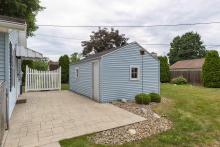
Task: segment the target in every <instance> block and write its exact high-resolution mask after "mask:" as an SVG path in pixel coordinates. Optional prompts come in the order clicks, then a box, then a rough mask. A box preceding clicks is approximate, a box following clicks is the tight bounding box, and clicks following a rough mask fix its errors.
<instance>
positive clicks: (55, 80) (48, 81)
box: [25, 66, 61, 92]
mask: <svg viewBox="0 0 220 147" xmlns="http://www.w3.org/2000/svg"><path fill="white" fill-rule="evenodd" d="M60 89H61V68H58V69H57V70H53V71H38V70H36V69H31V68H29V67H28V66H26V77H25V91H26V92H27V91H42V90H60Z"/></svg>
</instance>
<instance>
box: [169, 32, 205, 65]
mask: <svg viewBox="0 0 220 147" xmlns="http://www.w3.org/2000/svg"><path fill="white" fill-rule="evenodd" d="M170 46H171V47H170V52H169V53H168V56H169V61H170V64H173V63H175V62H177V61H179V60H187V59H196V58H202V57H204V56H205V54H206V49H205V46H204V45H203V42H202V41H201V37H200V35H199V34H198V33H194V32H187V33H185V34H184V35H182V36H176V37H175V38H174V39H173V41H172V42H171V43H170Z"/></svg>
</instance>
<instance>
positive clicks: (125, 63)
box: [100, 43, 160, 102]
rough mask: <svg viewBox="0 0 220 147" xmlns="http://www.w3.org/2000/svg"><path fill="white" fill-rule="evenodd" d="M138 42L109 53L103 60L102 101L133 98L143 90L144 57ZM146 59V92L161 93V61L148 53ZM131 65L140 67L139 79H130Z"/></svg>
mask: <svg viewBox="0 0 220 147" xmlns="http://www.w3.org/2000/svg"><path fill="white" fill-rule="evenodd" d="M140 49H141V47H140V46H139V45H138V44H137V43H133V44H130V45H128V46H125V47H124V48H121V49H119V50H117V51H115V52H112V53H110V54H108V55H104V56H103V57H102V60H101V70H102V72H101V78H100V79H101V83H102V85H101V90H102V91H101V101H102V102H108V101H112V100H117V99H122V98H124V99H133V98H134V96H135V95H136V94H137V93H140V92H142V75H141V73H142V66H141V65H142V58H141V55H140V52H139V50H140ZM143 61H144V78H143V79H144V84H143V85H144V92H146V93H150V92H156V93H159V91H160V90H159V88H160V83H159V79H160V78H159V72H160V71H159V61H158V60H156V59H155V58H153V57H152V56H151V55H149V54H148V53H146V54H145V55H144V57H143ZM130 65H138V66H139V67H140V69H139V71H140V73H139V80H137V81H132V80H130Z"/></svg>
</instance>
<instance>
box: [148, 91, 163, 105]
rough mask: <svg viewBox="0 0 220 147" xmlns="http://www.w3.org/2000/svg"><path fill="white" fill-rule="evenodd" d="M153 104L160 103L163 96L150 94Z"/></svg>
mask: <svg viewBox="0 0 220 147" xmlns="http://www.w3.org/2000/svg"><path fill="white" fill-rule="evenodd" d="M150 98H151V102H156V103H160V101H161V96H160V95H159V94H157V93H150Z"/></svg>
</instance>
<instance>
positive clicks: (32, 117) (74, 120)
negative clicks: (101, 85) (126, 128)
mask: <svg viewBox="0 0 220 147" xmlns="http://www.w3.org/2000/svg"><path fill="white" fill-rule="evenodd" d="M22 97H26V98H27V103H25V104H17V105H16V107H15V109H14V111H13V114H12V117H11V120H10V130H9V132H8V135H7V138H6V141H5V144H4V146H5V147H35V146H42V147H43V146H45V147H49V146H51V147H53V146H54V147H56V146H59V144H58V143H57V141H59V140H62V139H65V138H71V137H76V136H80V135H84V134H88V133H93V132H98V131H102V130H106V129H110V128H115V127H119V126H123V125H128V124H131V123H135V122H139V121H143V120H144V118H142V117H140V116H137V115H135V114H132V113H130V112H127V111H125V110H123V109H120V108H118V107H115V106H113V105H111V104H100V103H96V102H94V101H92V100H90V99H89V98H86V97H83V96H80V95H77V94H75V93H73V92H69V91H53V92H51V91H50V92H31V93H25V94H24V95H23V96H22Z"/></svg>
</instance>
